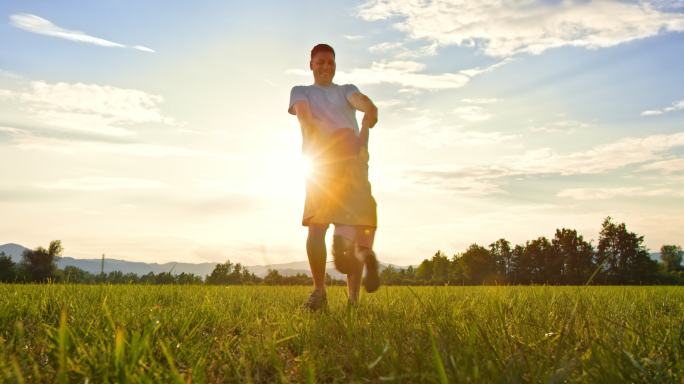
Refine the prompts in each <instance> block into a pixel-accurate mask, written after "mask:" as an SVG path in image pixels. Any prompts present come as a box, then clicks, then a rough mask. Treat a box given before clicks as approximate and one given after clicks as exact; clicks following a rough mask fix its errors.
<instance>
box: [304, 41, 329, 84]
mask: <svg viewBox="0 0 684 384" xmlns="http://www.w3.org/2000/svg"><path fill="white" fill-rule="evenodd" d="M309 68H311V71H312V72H313V75H314V83H316V84H318V85H330V84H332V80H333V77H335V50H334V49H333V48H332V47H331V46H329V45H328V44H318V45H316V46H315V47H313V49H312V50H311V61H310V62H309Z"/></svg>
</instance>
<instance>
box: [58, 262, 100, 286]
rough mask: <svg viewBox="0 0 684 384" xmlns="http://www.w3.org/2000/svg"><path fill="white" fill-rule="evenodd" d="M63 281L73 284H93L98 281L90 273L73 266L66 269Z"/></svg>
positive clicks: (63, 273)
mask: <svg viewBox="0 0 684 384" xmlns="http://www.w3.org/2000/svg"><path fill="white" fill-rule="evenodd" d="M62 280H63V281H64V282H66V283H73V284H91V283H94V282H95V280H96V277H95V275H93V274H92V273H90V272H88V271H84V270H82V269H81V268H78V267H74V266H73V265H68V266H66V267H64V271H63V272H62Z"/></svg>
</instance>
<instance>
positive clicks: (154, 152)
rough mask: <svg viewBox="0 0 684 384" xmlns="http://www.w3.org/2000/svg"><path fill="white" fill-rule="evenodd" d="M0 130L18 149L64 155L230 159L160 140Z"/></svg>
mask: <svg viewBox="0 0 684 384" xmlns="http://www.w3.org/2000/svg"><path fill="white" fill-rule="evenodd" d="M0 132H4V133H6V134H8V135H9V136H10V142H11V145H13V146H14V147H16V148H19V149H22V150H37V151H48V152H56V153H62V154H67V155H81V154H84V153H92V154H115V155H123V156H141V157H170V156H179V157H212V158H217V159H222V158H225V159H227V160H228V159H229V160H234V158H230V157H228V156H227V155H225V154H216V153H211V152H207V151H200V150H195V149H190V148H183V147H176V146H168V145H162V144H146V143H108V142H96V141H79V140H68V139H59V138H54V137H43V136H37V135H34V134H32V133H31V132H29V131H27V130H24V129H19V128H13V127H0Z"/></svg>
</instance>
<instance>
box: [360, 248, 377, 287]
mask: <svg viewBox="0 0 684 384" xmlns="http://www.w3.org/2000/svg"><path fill="white" fill-rule="evenodd" d="M363 256H364V257H363V259H364V262H365V263H366V278H365V279H364V280H363V287H364V288H365V289H366V292H368V293H373V292H375V291H377V290H378V288H380V274H379V272H378V259H377V258H376V257H375V252H373V250H371V249H369V250H367V251H365V252H364V254H363Z"/></svg>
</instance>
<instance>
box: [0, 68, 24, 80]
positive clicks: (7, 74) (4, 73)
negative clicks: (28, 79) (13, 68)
mask: <svg viewBox="0 0 684 384" xmlns="http://www.w3.org/2000/svg"><path fill="white" fill-rule="evenodd" d="M0 76H2V77H7V78H9V79H22V78H23V77H22V76H21V75H19V74H16V73H14V72H10V71H6V70H4V69H0Z"/></svg>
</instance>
